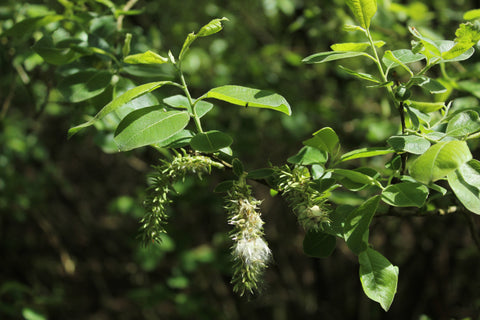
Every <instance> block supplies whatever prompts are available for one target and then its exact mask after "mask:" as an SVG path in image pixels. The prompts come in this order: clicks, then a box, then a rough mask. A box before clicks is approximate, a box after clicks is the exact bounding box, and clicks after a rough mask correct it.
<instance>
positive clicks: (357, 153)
mask: <svg viewBox="0 0 480 320" xmlns="http://www.w3.org/2000/svg"><path fill="white" fill-rule="evenodd" d="M393 152H395V150H393V149H392V148H382V147H371V148H361V149H356V150H352V151H350V152H347V153H345V154H344V155H342V156H341V157H340V162H343V161H348V160H354V159H360V158H369V157H375V156H383V155H386V154H389V153H393Z"/></svg>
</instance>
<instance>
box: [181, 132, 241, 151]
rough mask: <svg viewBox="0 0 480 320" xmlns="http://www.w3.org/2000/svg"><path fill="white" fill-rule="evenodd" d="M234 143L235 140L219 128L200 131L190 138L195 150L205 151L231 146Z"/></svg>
mask: <svg viewBox="0 0 480 320" xmlns="http://www.w3.org/2000/svg"><path fill="white" fill-rule="evenodd" d="M232 143H233V140H232V138H231V137H230V136H229V135H227V134H225V133H223V132H221V131H217V130H211V131H208V132H204V133H199V134H197V135H195V136H194V137H193V138H192V140H190V146H191V147H192V148H193V149H194V150H197V151H200V152H205V153H212V152H215V151H218V150H220V149H222V148H226V147H229V146H230V145H231V144H232Z"/></svg>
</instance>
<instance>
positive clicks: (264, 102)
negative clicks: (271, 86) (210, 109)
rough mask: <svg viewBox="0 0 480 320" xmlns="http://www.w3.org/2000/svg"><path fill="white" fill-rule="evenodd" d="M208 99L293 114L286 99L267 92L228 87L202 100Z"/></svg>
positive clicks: (208, 94)
mask: <svg viewBox="0 0 480 320" xmlns="http://www.w3.org/2000/svg"><path fill="white" fill-rule="evenodd" d="M206 98H213V99H218V100H222V101H225V102H228V103H231V104H235V105H239V106H244V107H253V108H266V109H272V110H275V111H280V112H283V113H285V114H287V115H291V114H292V112H291V110H290V105H289V104H288V102H287V100H285V98H284V97H282V96H281V95H279V94H277V93H274V92H271V91H266V90H259V89H252V88H247V87H241V86H234V85H227V86H222V87H217V88H213V89H211V90H210V91H208V92H207V93H206V94H205V95H203V96H202V97H201V98H200V99H206Z"/></svg>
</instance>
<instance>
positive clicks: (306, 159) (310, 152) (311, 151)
mask: <svg viewBox="0 0 480 320" xmlns="http://www.w3.org/2000/svg"><path fill="white" fill-rule="evenodd" d="M327 160H328V155H327V152H325V151H321V150H318V149H316V148H312V147H308V146H305V147H303V148H302V149H300V151H299V152H298V153H297V154H296V155H294V156H292V157H290V158H288V159H287V161H288V162H290V163H293V164H300V165H304V166H308V165H311V164H315V163H325V162H327Z"/></svg>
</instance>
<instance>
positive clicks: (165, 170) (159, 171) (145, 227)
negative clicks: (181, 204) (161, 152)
mask: <svg viewBox="0 0 480 320" xmlns="http://www.w3.org/2000/svg"><path fill="white" fill-rule="evenodd" d="M212 167H215V168H223V167H224V166H223V164H221V163H219V162H216V161H213V160H212V159H210V158H208V157H206V156H201V155H190V154H187V153H185V152H183V153H181V154H178V155H177V156H175V157H174V158H173V159H172V160H171V161H170V162H169V161H165V160H162V164H161V165H159V166H155V167H154V169H155V172H154V173H152V174H151V176H150V180H151V185H150V186H149V187H148V188H147V196H146V198H145V201H144V206H145V209H146V214H145V216H144V217H143V218H142V220H141V221H140V223H141V225H142V226H141V228H140V229H141V231H142V238H143V242H144V243H145V244H147V243H150V242H158V243H160V242H161V235H162V234H163V233H166V230H165V226H166V225H167V219H168V215H167V207H168V205H169V204H170V202H171V201H170V199H169V197H168V195H169V193H170V191H171V190H173V189H172V184H173V183H174V182H175V181H178V180H183V179H185V177H186V176H187V175H192V174H193V175H197V176H198V177H199V178H200V179H201V178H202V176H203V175H204V174H210V172H211V170H212Z"/></svg>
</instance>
